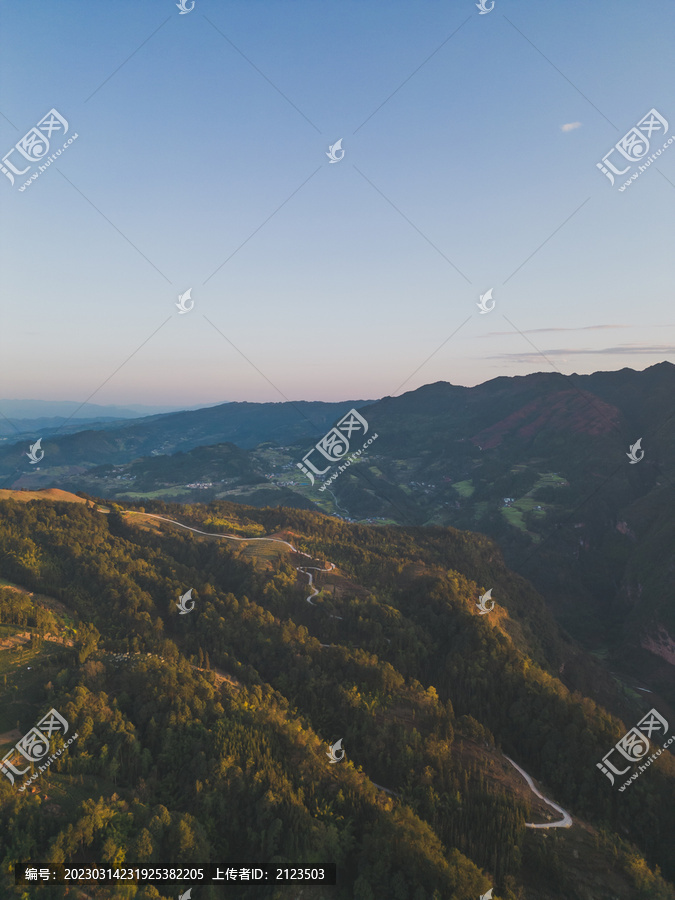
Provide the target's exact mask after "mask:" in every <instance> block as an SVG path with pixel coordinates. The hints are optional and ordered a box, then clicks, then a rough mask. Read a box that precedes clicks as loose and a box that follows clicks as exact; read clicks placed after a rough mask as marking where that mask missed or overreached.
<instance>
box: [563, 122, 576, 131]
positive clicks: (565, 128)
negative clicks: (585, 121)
mask: <svg viewBox="0 0 675 900" xmlns="http://www.w3.org/2000/svg"><path fill="white" fill-rule="evenodd" d="M575 128H581V122H566V123H565V125H561V126H560V130H561V131H574V129H575Z"/></svg>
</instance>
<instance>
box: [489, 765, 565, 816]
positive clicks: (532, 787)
mask: <svg viewBox="0 0 675 900" xmlns="http://www.w3.org/2000/svg"><path fill="white" fill-rule="evenodd" d="M504 759H507V760H508V761H509V762H510V763H511V765H512V766H513V768H514V769H517V770H518V771H519V772H520V774H521V775H522V776H523V778H524V779H525V781H527V783H528V784H529V786H530V789H531V790H532V791H533V792H534V793H535V794H536V795H537V797H539V799H540V800H543V801H544V803H546V804H548V806H552V807H553V809H554V810H555V811H556V812H559V813H561V815H562V819H559V820H558V821H557V822H543V823H541V824H540V825H534V824H532V823H531V822H526V823H525V827H526V828H569V827H570V825H572V816H571V815H570V814H569V813H568V812H565V810H564V809H563V808H562V806H558V804H557V803H554V802H553V801H552V800H549V799H548V797H544V795H543V794H540V793H539V791H538V790H537V789H536V787H535V786H534V782H533V781H532V779H531V778H530V776H529V775H528V774H527V772H525V771H524V769H521V768H520V766H519V765H518V764H517V763H514V761H513V760H512V759H509V757H508V756H507V755H506V754H504Z"/></svg>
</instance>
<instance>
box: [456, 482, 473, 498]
mask: <svg viewBox="0 0 675 900" xmlns="http://www.w3.org/2000/svg"><path fill="white" fill-rule="evenodd" d="M452 487H453V488H454V490H456V491H457V493H458V494H459V496H460V497H464V498H466V497H470V496H471V495H472V494H473V492H474V491H475V488H474V486H473V482H472V481H470V480H469V481H457V482H455V484H453V485H452Z"/></svg>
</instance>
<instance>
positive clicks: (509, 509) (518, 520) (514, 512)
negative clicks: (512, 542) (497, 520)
mask: <svg viewBox="0 0 675 900" xmlns="http://www.w3.org/2000/svg"><path fill="white" fill-rule="evenodd" d="M501 512H502V515H503V516H504V518H505V519H506V521H507V522H508V523H509V525H513V527H514V528H519V529H520V530H521V531H527V528H526V527H525V520H524V519H523V514H522V512H521V511H520V510H519V509H517V508H516V507H515V506H504V507H502V510H501Z"/></svg>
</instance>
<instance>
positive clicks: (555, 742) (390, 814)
mask: <svg viewBox="0 0 675 900" xmlns="http://www.w3.org/2000/svg"><path fill="white" fill-rule="evenodd" d="M127 510H128V511H127ZM127 510H122V509H120V508H119V507H116V506H115V505H114V504H112V505H110V506H109V511H108V512H103V511H102V507H100V506H99V505H98V504H95V503H90V504H80V505H78V504H74V503H65V502H44V501H31V502H29V503H19V502H16V501H13V500H7V501H2V502H0V578H1V579H2V583H3V584H4V585H5V586H4V587H2V588H0V629H2V630H1V632H0V634H1V636H2V638H3V639H4V640H3V650H2V654H1V658H2V666H3V668H2V675H3V681H2V683H0V689H1V690H2V692H3V704H2V713H1V718H0V732H5V734H4V735H3V739H6V738H7V735H8V734H9V735H10V738H9V739H7V740H5V743H4V744H3V746H2V748H0V749H2V752H3V755H4V753H6V752H7V751H8V750H10V749H11V746H12V744H14V743H15V742H16V740H17V739H18V737H20V736H21V735H22V734H24V733H26V732H27V731H29V730H30V729H31V728H32V727H33V726H34V725H35V723H36V722H37V721H38V720H39V719H40V717H41V716H43V715H44V714H45V713H46V712H47V711H48V710H49V709H51V708H54V709H56V710H58V711H59V712H60V713H61V715H63V716H64V717H65V718H66V719H67V721H68V723H69V725H70V728H71V729H72V732H76V733H77V734H78V739H77V740H76V741H75V742H73V743H72V744H71V745H70V746H69V748H68V752H67V753H64V754H63V755H61V756H60V757H59V758H58V759H57V760H56V761H55V762H54V763H53V764H52V765H51V766H50V767H49V769H48V770H47V771H45V772H44V773H41V774H40V775H39V778H38V780H37V781H36V782H35V786H34V788H33V789H32V790H31V789H28V790H26V791H24V792H20V791H18V790H17V788H16V786H14V785H11V784H10V782H9V780H8V779H5V778H3V779H2V780H0V823H1V825H2V828H1V829H0V858H1V860H2V876H1V877H2V879H3V880H4V881H5V887H4V888H3V896H7V897H17V898H22V900H27V898H28V897H33V896H40V897H44V898H47V900H49V898H61V897H66V896H69V897H77V896H78V894H77V892H76V891H73V890H71V892H70V893H67V891H68V890H69V889H66V888H64V887H58V886H49V885H45V886H39V887H33V888H31V889H30V892H28V891H27V890H26V889H22V888H15V887H14V886H13V883H12V882H13V877H11V872H12V867H13V865H14V864H16V863H18V862H26V861H29V860H31V861H35V862H38V863H40V862H42V863H48V862H53V863H60V862H63V861H69V862H73V863H77V864H81V865H82V864H103V863H105V864H106V865H111V866H121V865H123V864H125V863H126V864H128V865H131V864H134V865H135V864H146V865H151V864H152V865H159V864H162V865H168V864H171V865H188V864H203V863H206V862H221V861H222V862H223V863H227V864H237V863H239V864H253V863H256V862H279V863H282V864H287V865H298V864H302V865H320V864H322V863H328V862H335V863H337V865H338V882H339V883H338V886H337V887H305V888H302V889H301V890H303V893H302V895H301V894H300V893H299V889H296V888H291V887H277V888H261V887H258V886H248V885H245V884H241V885H238V886H237V887H236V888H234V887H230V888H229V889H228V891H229V892H228V896H229V894H230V893H231V894H232V896H238V897H242V898H249V897H251V898H253V897H264V896H267V897H270V898H282V897H283V898H286V897H288V898H290V897H296V896H302V897H303V898H313V897H316V898H320V897H331V898H341V900H342V898H344V900H352V898H355V900H391V898H394V900H477V898H478V897H480V896H481V895H482V894H484V893H486V892H487V891H488V890H489V888H490V887H492V888H493V890H494V897H495V900H496V898H499V900H530V898H534V897H537V898H550V900H558V898H559V900H563V898H564V900H573V898H577V897H578V898H579V900H585V898H587V897H591V896H592V897H598V898H604V897H605V896H607V897H610V896H615V897H618V898H621V900H623V898H626V900H628V898H645V900H647V898H650V900H652V898H657V900H661V898H663V900H673V898H675V892H674V891H673V889H672V885H671V884H670V883H669V882H672V881H673V878H675V861H674V860H673V855H672V846H673V835H674V834H675V807H674V806H673V802H672V799H673V786H674V785H675V764H674V763H673V760H672V757H671V756H670V755H669V754H667V753H664V754H663V755H662V757H661V758H660V759H659V760H658V762H657V763H656V764H654V765H652V766H651V768H650V770H649V772H648V773H647V774H644V775H643V776H642V777H641V778H639V779H638V780H637V781H636V783H635V784H633V785H632V786H631V788H630V790H629V791H626V792H625V794H619V793H617V792H616V791H615V790H613V789H612V788H611V786H610V785H609V783H608V782H607V780H606V779H605V778H604V777H603V776H602V775H601V774H600V773H599V772H598V771H597V769H596V762H597V761H598V760H600V759H601V758H602V757H603V756H604V754H605V753H606V752H607V751H608V750H609V749H610V747H611V746H612V745H613V744H614V743H615V742H616V741H617V740H618V739H619V738H620V737H621V735H623V734H624V732H625V731H626V730H627V729H628V728H629V727H630V726H631V725H633V724H634V722H636V721H637V720H638V719H639V718H640V716H641V715H643V714H644V712H646V711H647V709H648V708H649V706H648V705H646V704H647V703H648V701H645V700H642V701H640V702H639V703H638V702H634V701H632V700H630V699H626V698H617V699H616V706H615V710H617V711H619V712H620V713H621V718H619V717H618V716H617V715H615V714H613V713H611V712H609V711H608V710H607V709H605V708H604V707H603V706H601V705H599V703H597V702H596V701H595V700H593V699H591V698H590V696H588V695H587V696H584V693H586V694H590V693H591V685H590V674H589V673H592V669H590V668H584V665H582V664H581V663H579V664H577V665H576V668H575V678H576V681H575V683H573V684H571V683H564V682H563V680H561V674H562V673H561V669H562V670H564V668H565V665H566V664H567V661H569V660H570V659H572V657H573V656H574V653H576V652H577V651H576V650H575V651H574V653H573V652H572V649H571V647H570V643H569V639H568V638H567V636H565V635H564V634H561V633H560V632H559V630H558V629H557V628H556V626H555V625H554V624H553V622H552V620H551V618H550V616H549V615H548V614H547V612H546V609H545V607H544V605H543V602H542V599H541V597H539V595H538V594H537V593H536V591H534V589H533V588H532V587H531V586H530V585H529V584H528V583H527V582H526V581H524V580H523V579H522V578H519V577H518V576H516V575H514V574H513V573H511V572H509V570H508V569H507V568H506V567H505V566H504V564H503V561H502V559H501V555H500V554H499V551H498V549H497V548H496V546H495V545H494V544H493V543H492V542H491V541H489V540H488V539H487V538H484V537H482V536H480V535H475V534H470V533H464V532H458V531H455V530H453V529H447V528H426V529H422V528H394V527H381V528H375V527H368V526H356V525H348V524H345V523H342V522H339V521H337V520H335V519H332V518H329V517H326V516H322V515H319V514H317V513H314V512H308V511H304V510H298V509H280V508H274V509H272V508H266V509H253V508H250V507H238V506H236V505H234V504H230V503H213V504H209V505H207V506H201V505H192V506H178V505H176V506H172V505H166V504H162V503H159V502H156V501H155V502H146V503H145V506H144V507H140V506H136V507H134V506H133V505H131V504H129V505H128V506H127ZM148 514H154V515H157V516H162V517H165V518H168V519H172V520H175V521H178V522H181V523H183V524H184V525H188V526H191V527H193V528H196V529H199V530H201V531H205V532H210V533H218V534H223V535H234V536H236V537H238V538H240V540H238V541H237V540H234V539H230V538H226V537H224V538H219V537H208V536H205V535H199V534H195V533H193V532H191V531H188V530H186V529H184V528H179V527H176V526H174V525H172V524H170V523H168V522H164V521H162V520H160V519H153V518H151V517H150V516H149V515H148ZM268 536H272V537H274V538H276V542H272V541H266V540H260V538H265V537H268ZM254 539H258V540H257V541H256V540H254ZM281 541H287V542H288V544H292V545H293V547H294V548H295V549H296V550H297V551H298V552H293V550H291V548H290V547H289V546H287V545H285V544H283V543H281ZM300 553H305V554H307V556H305V557H301V556H300ZM303 568H304V569H306V571H299V570H301V569H303ZM309 572H313V585H314V587H315V588H316V590H317V593H316V594H314V595H312V590H313V589H314V588H312V589H310V588H309V587H308V580H309V579H308V575H309ZM490 587H491V588H492V589H493V597H494V599H495V600H496V602H497V607H496V609H495V611H494V614H491V615H489V616H481V615H479V614H478V612H477V610H476V601H477V599H478V596H479V594H480V593H482V592H483V591H485V590H486V589H487V588H490ZM189 589H190V590H191V591H192V594H191V597H192V600H193V601H194V603H195V607H194V609H193V611H192V612H191V613H190V614H189V615H181V614H180V612H179V609H178V608H177V603H178V600H179V597H180V596H181V595H183V594H184V593H185V592H186V591H188V590H189ZM308 594H310V599H311V600H312V601H313V602H308ZM577 655H578V654H577ZM28 665H30V669H28ZM589 665H590V664H589ZM584 678H586V679H587V680H588V685H587V686H588V691H584V690H583V689H584V687H585V686H586V685H585V684H584ZM608 696H609V695H608ZM622 704H623V705H622ZM629 716H632V717H633V718H632V719H631V720H629ZM338 739H342V741H343V747H344V749H345V759H344V760H343V761H341V762H340V763H339V764H337V765H333V764H331V763H330V762H329V760H328V756H327V750H328V748H329V747H330V745H331V744H333V743H334V742H335V741H337V740H338ZM62 744H63V741H62V738H61V737H60V736H55V738H54V746H56V747H58V746H62ZM503 753H506V754H508V756H510V757H511V758H513V759H514V760H516V761H517V762H518V763H519V764H520V765H522V766H523V767H524V768H525V769H526V770H527V771H528V772H529V773H531V774H532V775H533V776H534V777H535V778H537V779H538V780H539V781H540V783H541V784H542V785H545V788H546V791H547V795H548V796H550V797H552V798H554V799H555V800H556V802H558V803H560V804H562V805H563V806H564V807H565V808H566V809H567V810H569V811H570V812H571V813H572V815H573V817H574V821H575V825H574V827H573V828H571V829H569V830H563V829H550V830H541V831H537V830H534V829H527V828H526V823H531V822H545V821H546V820H547V814H550V813H551V810H550V809H548V810H547V807H546V806H544V805H542V804H539V803H538V802H536V798H535V797H534V795H533V794H532V793H531V792H530V791H529V789H528V788H527V786H526V785H525V783H524V781H523V780H522V779H521V778H520V776H518V775H517V773H515V772H514V770H513V768H512V767H510V765H509V763H508V762H507V761H505V760H504V756H503ZM382 788H387V789H388V790H387V791H385V790H383V789H382ZM549 818H555V816H554V815H553V814H551V815H550V816H549ZM580 823H582V824H580ZM603 870H606V871H608V872H611V874H610V875H609V876H607V877H604V876H603V877H602V878H600V877H599V875H598V873H599V872H602V871H603ZM659 870H660V871H659ZM660 872H661V873H662V874H660ZM594 879H595V880H594ZM582 885H583V887H582ZM593 886H595V887H594V888H593V889H594V890H597V893H590V892H589V891H590V890H591V888H592V887H593ZM605 890H606V891H609V892H610V893H600V891H605ZM584 891H585V893H584ZM611 892H613V893H611ZM86 894H87V895H89V896H90V897H101V898H107V897H128V898H132V900H134V898H135V900H150V898H159V897H162V898H164V897H166V898H169V897H177V896H178V895H179V891H178V887H177V886H176V887H175V888H174V887H173V886H172V887H171V889H168V888H164V887H163V888H162V889H161V891H160V890H158V889H157V888H155V887H152V886H144V887H136V886H129V887H124V888H122V887H118V888H105V887H91V888H86ZM82 896H84V895H82ZM220 896H223V894H222V892H221V889H220V888H207V887H200V888H196V889H195V892H194V900H206V898H216V897H220Z"/></svg>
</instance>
